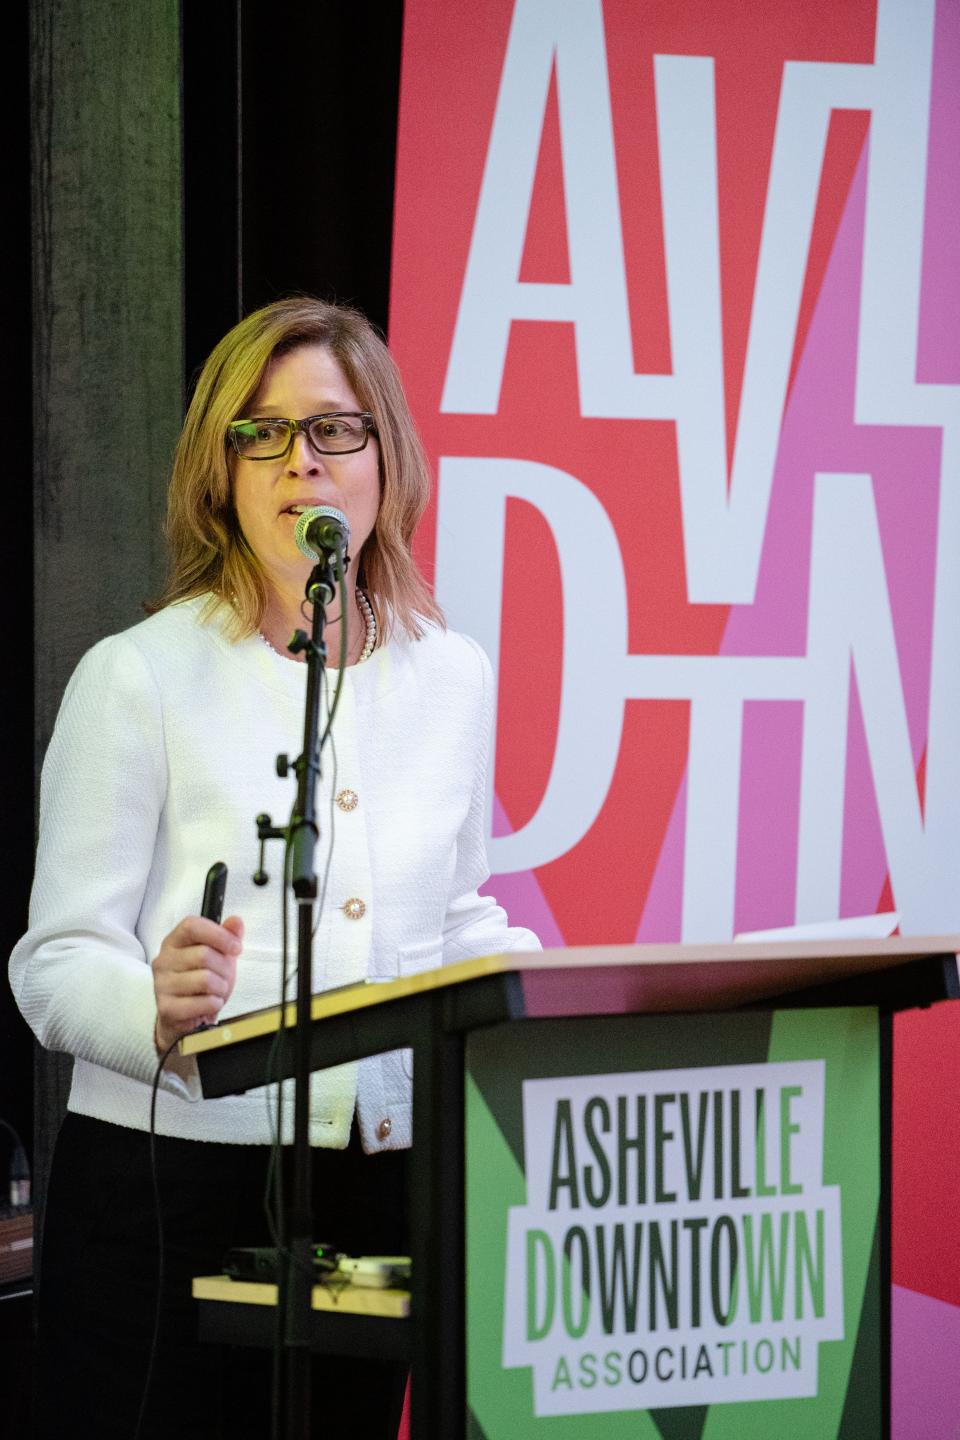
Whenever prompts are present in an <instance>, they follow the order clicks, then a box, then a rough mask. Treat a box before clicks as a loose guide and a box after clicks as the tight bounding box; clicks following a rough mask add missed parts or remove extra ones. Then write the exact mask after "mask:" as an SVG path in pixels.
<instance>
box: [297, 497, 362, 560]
mask: <svg viewBox="0 0 960 1440" xmlns="http://www.w3.org/2000/svg"><path fill="white" fill-rule="evenodd" d="M293 535H294V539H295V540H296V542H297V548H298V549H299V550H300V552H301V554H303V555H306V557H307V559H308V560H320V561H322V560H326V558H327V556H328V555H331V554H336V553H337V552H340V553H341V554H343V555H346V553H347V549H348V547H349V545H350V522H349V520H348V519H347V517H346V515H344V513H343V511H342V510H337V509H336V507H335V506H333V505H311V506H310V508H309V509H308V510H304V512H303V514H302V515H301V516H300V518H299V519H298V521H297V523H296V527H295V528H294V532H293Z"/></svg>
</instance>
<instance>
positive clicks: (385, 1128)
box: [377, 1118, 393, 1140]
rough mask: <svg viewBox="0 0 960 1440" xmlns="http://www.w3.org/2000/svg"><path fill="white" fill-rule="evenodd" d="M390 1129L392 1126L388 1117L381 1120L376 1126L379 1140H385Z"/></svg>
mask: <svg viewBox="0 0 960 1440" xmlns="http://www.w3.org/2000/svg"><path fill="white" fill-rule="evenodd" d="M392 1129H393V1126H392V1124H391V1123H390V1120H389V1118H387V1119H385V1120H381V1121H380V1124H379V1125H378V1126H377V1135H378V1136H379V1137H380V1139H381V1140H386V1139H387V1138H388V1137H389V1135H390V1131H391V1130H392Z"/></svg>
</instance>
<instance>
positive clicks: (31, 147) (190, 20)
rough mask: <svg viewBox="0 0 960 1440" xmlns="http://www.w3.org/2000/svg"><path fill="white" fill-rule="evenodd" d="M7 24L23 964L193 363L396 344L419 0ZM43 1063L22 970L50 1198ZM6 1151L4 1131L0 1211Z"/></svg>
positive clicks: (15, 1046)
mask: <svg viewBox="0 0 960 1440" xmlns="http://www.w3.org/2000/svg"><path fill="white" fill-rule="evenodd" d="M6 19H7V27H6V31H5V53H6V58H7V70H6V77H7V78H6V80H5V86H4V92H5V93H4V97H3V104H4V120H5V137H6V159H5V196H6V199H7V201H8V206H7V218H6V221H5V228H6V236H7V242H8V251H9V255H8V264H7V273H6V279H7V282H8V283H7V284H6V285H5V286H4V287H2V289H0V323H2V324H3V330H4V335H5V338H6V339H7V343H6V344H5V345H4V346H2V347H0V364H2V366H3V385H2V387H0V404H2V406H3V409H4V418H5V421H6V423H5V426H4V430H5V433H6V434H7V436H9V437H12V438H13V447H12V449H10V450H8V453H7V463H8V467H11V462H13V464H12V468H14V469H15V472H16V473H15V476H14V475H9V476H8V482H9V483H8V485H7V487H6V496H5V502H6V503H5V511H4V514H5V519H6V524H5V525H4V526H2V527H0V567H2V568H0V573H2V574H3V575H4V576H5V577H6V578H7V579H8V582H11V588H10V589H9V590H8V597H9V599H10V600H12V602H13V603H12V604H10V605H9V620H8V624H7V627H6V632H7V633H6V637H5V641H6V643H5V651H4V653H5V659H6V670H7V685H6V690H5V696H4V703H3V705H2V706H0V745H2V752H0V753H2V757H3V764H4V790H3V794H4V824H3V826H2V828H0V864H2V867H3V870H2V875H3V880H2V884H0V942H2V948H3V952H4V953H5V954H6V953H8V952H9V950H10V948H11V947H12V945H13V943H14V942H15V940H16V938H17V936H18V935H19V934H20V933H21V932H22V930H23V928H24V925H25V922H26V911H27V899H28V893H29V883H30V872H31V868H32V851H33V844H32V841H33V834H34V823H35V822H34V815H35V804H36V793H37V782H38V778H39V763H40V761H41V759H42V755H43V752H44V750H45V748H46V744H47V741H48V739H49V735H50V731H51V728H52V725H53V722H54V719H55V716H56V711H57V707H58V705H59V701H60V697H61V695H62V692H63V687H64V685H65V683H66V681H67V679H68V677H69V675H70V673H71V671H72V670H73V668H74V666H75V664H76V662H77V660H78V659H79V657H80V656H81V654H82V653H83V652H84V651H85V650H86V649H87V648H89V646H90V645H91V644H93V643H94V642H95V641H96V640H97V639H98V638H99V637H100V636H102V635H104V634H108V633H111V632H113V631H116V630H120V629H123V628H125V627H126V626H128V625H131V624H135V623H136V621H137V620H138V619H139V618H141V615H142V610H141V604H142V601H143V600H144V598H145V597H147V596H149V595H151V594H153V593H155V592H156V590H157V588H158V586H159V583H160V580H161V577H162V573H163V568H164V551H163V544H162V538H161V529H160V527H161V520H162V513H163V504H164V491H165V485H166V479H167V475H168V472H169V464H170V456H171V452H172V449H173V445H174V443H175V440H176V435H177V432H178V429H179V425H180V422H181V420H182V415H183V408H184V403H185V398H187V397H188V396H189V392H190V388H191V385H192V381H193V379H194V378H195V375H196V372H197V369H198V367H199V365H200V364H201V363H202V361H203V359H204V357H205V356H206V354H207V353H208V351H209V350H210V348H211V347H212V346H213V344H214V343H215V342H216V341H217V340H218V339H219V337H220V336H221V334H222V333H223V332H224V331H225V330H226V329H228V328H229V327H230V326H231V325H232V324H233V323H234V322H235V321H236V320H237V319H238V318H239V316H240V315H241V314H242V313H245V312H246V311H248V310H250V309H252V308H255V307H256V306H258V305H261V304H264V303H266V302H267V301H269V300H271V299H274V298H276V297H278V296H280V295H284V294H289V293H290V292H292V291H307V292H310V293H314V294H319V295H323V296H325V297H331V298H337V299H340V300H345V301H349V302H352V303H355V304H358V305H359V306H360V307H361V308H362V309H364V310H365V311H366V313H367V314H368V315H369V316H370V317H371V319H372V320H373V321H374V322H375V323H376V324H378V325H379V326H380V327H381V328H382V329H384V330H385V329H386V322H387V310H388V301H389V265H390V241H391V225H392V203H393V167H394V153H395V144H396V116H397V102H398V95H399V73H400V37H401V27H402V0H325V3H323V4H320V5H315V6H304V5H302V4H294V3H290V0H272V3H270V4H267V3H266V0H181V3H178V0H70V3H67V0H32V3H29V4H28V3H27V0H21V3H18V4H16V5H14V6H11V7H10V8H9V10H8V12H7V13H6ZM31 177H32V178H31ZM11 201H12V202H13V203H11ZM31 356H32V364H31V360H30V357H31ZM31 416H32V425H31V423H30V419H31ZM31 474H32V484H31ZM31 534H32V563H31V545H30V541H29V540H28V537H29V536H30V535H31ZM33 1051H34V1047H33V1042H32V1039H31V1037H30V1034H29V1032H28V1031H27V1029H26V1027H25V1025H24V1024H23V1022H22V1021H21V1020H20V1018H19V1015H18V1013H17V1012H16V1008H15V1006H14V1004H13V1001H12V997H11V995H10V992H9V988H8V987H7V984H6V981H5V979H4V980H3V981H2V982H0V1117H4V1118H7V1119H8V1120H10V1121H11V1122H12V1123H14V1124H15V1125H16V1127H17V1128H18V1129H19V1131H20V1133H21V1135H22V1136H23V1138H24V1140H25V1141H26V1142H27V1144H28V1147H30V1148H31V1149H32V1150H33V1152H34V1156H33V1158H34V1169H35V1176H34V1178H35V1191H36V1192H37V1195H38V1198H39V1199H41V1200H42V1194H43V1189H44V1184H45V1176H46V1171H47V1168H48V1164H49V1156H50V1150H51V1147H52V1143H53V1140H54V1137H55V1133H56V1128H57V1126H58V1124H59V1119H60V1116H61V1114H62V1109H63V1106H64V1104H65V1099H66V1094H67V1092H68V1086H69V1063H68V1062H67V1061H65V1060H63V1059H58V1058H55V1057H49V1056H46V1055H43V1054H42V1053H38V1055H37V1061H36V1072H37V1073H36V1088H34V1081H33V1075H32V1069H33V1063H32V1057H33ZM31 1131H32V1132H33V1134H34V1135H35V1142H34V1141H32V1140H31ZM6 1159H7V1148H6V1142H5V1141H4V1140H3V1139H2V1138H0V1200H2V1199H3V1198H4V1196H5V1193H6V1187H5V1169H4V1168H3V1167H5V1163H6ZM2 1331H3V1324H2V1317H0V1343H2Z"/></svg>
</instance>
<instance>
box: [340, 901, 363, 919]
mask: <svg viewBox="0 0 960 1440" xmlns="http://www.w3.org/2000/svg"><path fill="white" fill-rule="evenodd" d="M343 913H344V915H346V917H347V919H348V920H362V919H363V917H364V915H366V913H367V907H366V905H365V904H364V903H363V901H362V900H361V899H360V896H359V895H351V896H350V899H349V900H345V901H344V902H343Z"/></svg>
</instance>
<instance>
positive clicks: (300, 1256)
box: [263, 551, 349, 1440]
mask: <svg viewBox="0 0 960 1440" xmlns="http://www.w3.org/2000/svg"><path fill="white" fill-rule="evenodd" d="M335 562H336V569H337V572H338V573H339V576H340V578H341V580H342V577H343V573H344V570H345V568H346V564H347V563H349V562H348V560H347V559H346V557H343V556H341V555H340V553H339V552H333V551H325V552H324V553H323V558H322V559H321V560H320V561H319V563H318V564H317V565H316V566H315V567H314V569H313V571H312V572H311V575H310V579H309V580H308V581H307V587H306V598H307V600H308V601H309V602H310V603H311V605H312V606H313V622H312V627H311V634H310V636H309V637H308V636H307V634H306V633H305V631H303V630H296V631H295V632H294V635H293V638H292V639H291V641H290V644H289V646H288V647H287V648H288V649H289V650H290V651H292V652H293V654H299V653H300V652H301V651H306V656H307V696H306V708H305V713H304V724H303V751H302V753H301V755H300V758H299V759H298V760H297V761H295V763H294V766H293V769H294V771H295V774H296V777H297V798H296V800H295V802H294V806H293V811H292V813H291V816H290V825H289V828H288V830H287V832H286V833H287V840H288V844H289V846H290V876H291V884H292V887H293V893H294V895H295V896H296V901H297V1001H296V1004H297V1017H296V1023H295V1029H294V1111H293V1177H292V1186H291V1190H292V1193H291V1199H290V1205H289V1210H288V1216H289V1223H288V1226H287V1236H288V1243H287V1248H286V1254H285V1255H284V1256H283V1264H282V1265H281V1267H280V1293H279V1296H278V1303H279V1304H280V1306H281V1308H282V1315H281V1324H282V1332H283V1345H284V1353H285V1359H286V1425H285V1429H286V1434H287V1436H288V1440H298V1437H299V1440H308V1437H309V1436H310V1433H311V1432H310V1320H311V1314H312V1301H313V1282H314V1274H313V1256H312V1240H313V1237H312V1230H313V1197H312V1193H311V1192H312V1173H311V1163H310V1003H311V991H312V984H313V902H314V900H315V899H316V895H317V875H316V870H315V868H314V852H315V849H316V844H317V839H318V837H319V827H318V825H317V819H316V801H317V781H318V780H319V778H320V755H319V753H318V749H317V737H318V733H319V721H320V695H321V690H322V684H323V673H324V668H325V666H326V661H327V647H326V641H325V640H324V635H323V632H324V626H325V625H326V606H327V605H328V604H329V603H330V601H331V600H332V599H333V596H334V594H335V593H336V580H335V577H334V563H335ZM343 625H344V630H343V632H342V634H343V635H344V637H345V636H346V617H344V620H343ZM287 768H288V766H287V758H286V756H285V755H281V756H278V758H277V770H278V773H279V774H280V775H285V774H286V773H287ZM263 818H265V819H266V818H267V817H263ZM284 903H286V902H284ZM283 1014H284V1019H285V1017H286V1005H284V1007H283Z"/></svg>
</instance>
